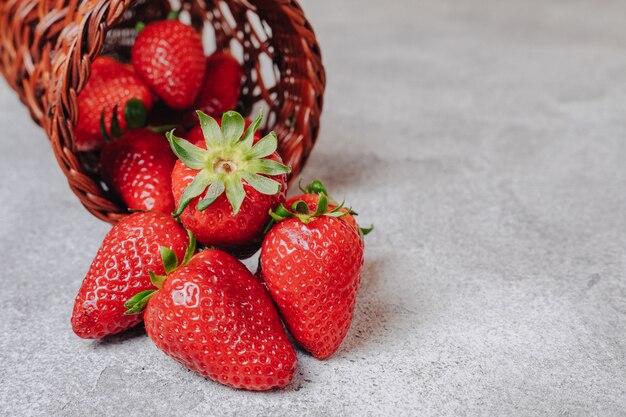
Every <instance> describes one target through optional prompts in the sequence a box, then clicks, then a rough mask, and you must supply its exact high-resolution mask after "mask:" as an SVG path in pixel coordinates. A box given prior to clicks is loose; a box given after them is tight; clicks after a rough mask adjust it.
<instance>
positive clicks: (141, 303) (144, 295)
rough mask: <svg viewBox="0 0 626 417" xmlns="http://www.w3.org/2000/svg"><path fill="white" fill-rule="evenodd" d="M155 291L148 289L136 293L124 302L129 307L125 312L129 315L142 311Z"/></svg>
mask: <svg viewBox="0 0 626 417" xmlns="http://www.w3.org/2000/svg"><path fill="white" fill-rule="evenodd" d="M155 292H156V290H146V291H142V292H140V293H138V294H135V296H133V297H132V298H130V299H129V300H128V301H126V302H125V303H124V307H126V308H127V310H126V311H125V312H124V314H125V315H127V316H129V315H132V314H139V313H141V312H142V311H143V310H144V309H145V308H146V305H148V301H150V298H152V296H153V295H154V293H155Z"/></svg>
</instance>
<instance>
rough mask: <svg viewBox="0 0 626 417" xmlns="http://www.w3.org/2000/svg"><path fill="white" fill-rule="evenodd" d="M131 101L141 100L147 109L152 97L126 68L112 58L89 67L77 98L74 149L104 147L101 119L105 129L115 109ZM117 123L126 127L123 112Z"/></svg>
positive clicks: (119, 115)
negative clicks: (89, 71)
mask: <svg viewBox="0 0 626 417" xmlns="http://www.w3.org/2000/svg"><path fill="white" fill-rule="evenodd" d="M131 99H137V100H140V101H141V102H142V103H143V106H144V107H145V109H146V110H148V111H149V110H150V108H151V107H152V103H153V101H154V96H153V95H152V92H151V91H150V88H149V87H148V86H147V85H146V84H145V83H144V82H143V81H142V80H141V79H140V78H139V77H138V76H137V75H135V74H134V73H133V72H132V71H129V70H128V66H127V65H124V64H122V63H120V62H117V61H116V60H114V59H113V58H108V57H98V58H96V59H95V60H94V62H93V63H92V65H91V75H90V77H89V80H88V81H87V84H86V85H85V87H84V88H83V89H82V91H81V92H80V95H79V96H78V109H79V114H78V122H77V124H76V129H75V142H74V146H75V147H76V149H77V150H78V151H93V150H95V149H99V148H101V147H102V146H103V145H104V140H103V138H102V136H101V131H100V126H101V117H102V116H104V118H103V122H104V124H105V125H106V126H111V125H112V122H113V111H114V109H116V108H117V109H118V110H120V109H125V108H126V105H127V104H128V102H129V101H130V100H131ZM117 119H118V120H117V123H118V124H119V126H120V127H121V128H122V129H125V128H126V118H125V117H124V113H122V112H120V113H118V114H117Z"/></svg>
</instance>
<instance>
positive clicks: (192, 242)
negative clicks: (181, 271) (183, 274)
mask: <svg viewBox="0 0 626 417" xmlns="http://www.w3.org/2000/svg"><path fill="white" fill-rule="evenodd" d="M187 237H188V238H189V243H188V244H187V250H186V251H185V257H184V258H183V261H182V262H181V264H180V266H184V265H187V263H188V262H189V261H190V260H191V258H193V255H195V254H196V245H197V241H196V235H194V234H193V232H192V231H191V230H187Z"/></svg>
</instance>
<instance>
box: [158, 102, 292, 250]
mask: <svg viewBox="0 0 626 417" xmlns="http://www.w3.org/2000/svg"><path fill="white" fill-rule="evenodd" d="M198 114H199V117H200V125H201V127H202V132H203V140H201V141H200V142H196V143H195V144H192V143H190V142H188V141H186V140H184V139H181V138H178V137H176V136H174V135H173V134H172V133H168V134H167V137H168V140H169V141H170V145H171V147H172V149H173V151H174V153H176V155H178V157H179V158H180V161H177V162H176V165H175V166H174V170H173V171H172V190H173V192H174V198H175V200H176V201H177V209H176V213H175V215H179V216H180V220H181V221H182V223H183V224H184V225H185V227H186V228H187V229H189V230H191V231H192V232H193V233H194V234H195V235H196V237H197V238H198V241H199V242H201V243H203V244H204V245H206V246H215V247H218V248H220V249H223V250H226V251H229V252H231V253H235V254H236V255H238V256H240V257H245V256H249V255H251V254H252V253H254V252H255V251H256V250H257V249H258V247H259V246H260V244H261V240H262V237H263V232H264V229H265V227H266V226H267V224H268V222H269V221H270V220H271V218H270V216H269V210H270V209H273V208H275V207H276V206H277V205H278V204H279V203H280V202H282V201H284V198H285V197H284V196H285V191H286V187H287V184H286V175H285V174H286V173H288V172H289V168H288V167H287V166H285V165H283V164H282V163H281V162H282V161H281V159H280V157H279V156H278V154H277V153H276V148H277V138H276V135H275V134H274V133H273V132H272V133H270V134H269V135H267V136H265V137H264V138H263V139H261V140H259V141H258V142H256V143H255V132H256V130H257V128H258V126H259V124H260V123H261V120H262V117H261V116H259V118H257V120H255V121H254V123H252V125H251V126H250V127H249V128H248V129H247V130H246V131H245V133H244V128H245V121H244V119H243V117H242V116H241V115H240V114H239V113H236V112H227V113H225V114H224V116H223V118H222V126H221V128H220V126H219V124H218V123H217V122H216V121H215V119H213V118H212V117H210V116H207V115H205V114H204V113H202V112H198ZM207 148H208V150H207Z"/></svg>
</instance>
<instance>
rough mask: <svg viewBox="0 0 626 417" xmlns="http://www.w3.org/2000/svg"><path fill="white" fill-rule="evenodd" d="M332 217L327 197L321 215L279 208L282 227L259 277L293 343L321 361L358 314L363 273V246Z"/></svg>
mask: <svg viewBox="0 0 626 417" xmlns="http://www.w3.org/2000/svg"><path fill="white" fill-rule="evenodd" d="M340 210H341V208H340V207H338V208H335V209H334V210H332V211H330V212H329V211H328V201H327V199H326V196H325V195H324V194H321V195H320V196H319V202H318V204H317V211H316V212H315V213H313V214H311V213H309V211H308V208H307V205H306V204H305V203H304V202H300V204H298V205H297V213H295V214H294V213H290V212H288V211H287V210H286V209H285V208H284V206H279V208H278V209H277V210H276V213H273V217H275V220H277V221H279V223H278V224H276V225H275V226H274V227H273V228H272V229H271V230H270V232H269V233H268V234H267V236H266V237H265V240H264V241H263V248H262V250H261V260H260V268H261V271H260V275H261V276H262V277H263V279H264V280H265V283H266V285H267V288H268V289H269V291H270V294H271V295H272V298H273V299H274V301H275V302H276V304H277V305H278V308H279V309H280V312H281V315H282V316H283V319H284V320H285V323H286V324H287V327H288V328H289V331H290V332H291V334H292V335H293V337H294V338H295V339H296V340H297V341H298V342H299V343H300V344H301V345H302V346H303V347H304V348H305V349H306V350H308V351H309V352H311V353H312V354H313V356H315V357H316V358H318V359H325V358H327V357H329V356H331V355H332V354H333V353H334V352H335V351H336V350H337V348H338V347H339V345H340V344H341V342H342V340H343V338H344V337H345V335H346V333H347V332H348V329H349V327H350V323H351V322H352V316H353V312H354V303H355V299H356V293H357V289H358V287H359V282H360V280H361V269H362V267H363V240H362V239H360V236H359V234H358V233H357V231H356V230H355V229H354V228H353V227H352V226H351V225H349V224H348V223H347V222H346V221H343V220H341V219H339V218H336V217H334V216H342V215H345V213H342V212H341V211H340Z"/></svg>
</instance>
